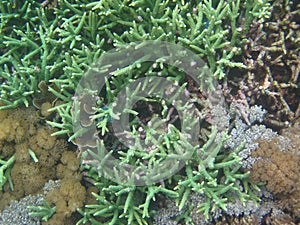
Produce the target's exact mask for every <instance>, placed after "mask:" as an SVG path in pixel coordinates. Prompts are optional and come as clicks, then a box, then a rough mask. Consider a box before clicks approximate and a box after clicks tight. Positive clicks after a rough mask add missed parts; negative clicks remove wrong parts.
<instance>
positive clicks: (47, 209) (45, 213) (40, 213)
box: [28, 200, 56, 221]
mask: <svg viewBox="0 0 300 225" xmlns="http://www.w3.org/2000/svg"><path fill="white" fill-rule="evenodd" d="M42 204H43V205H42V206H28V209H29V210H30V211H31V212H30V216H33V217H40V218H41V219H42V220H43V221H48V220H49V218H51V217H52V215H53V214H54V213H55V210H56V209H55V207H51V206H50V205H49V204H48V203H47V202H46V201H45V200H43V201H42Z"/></svg>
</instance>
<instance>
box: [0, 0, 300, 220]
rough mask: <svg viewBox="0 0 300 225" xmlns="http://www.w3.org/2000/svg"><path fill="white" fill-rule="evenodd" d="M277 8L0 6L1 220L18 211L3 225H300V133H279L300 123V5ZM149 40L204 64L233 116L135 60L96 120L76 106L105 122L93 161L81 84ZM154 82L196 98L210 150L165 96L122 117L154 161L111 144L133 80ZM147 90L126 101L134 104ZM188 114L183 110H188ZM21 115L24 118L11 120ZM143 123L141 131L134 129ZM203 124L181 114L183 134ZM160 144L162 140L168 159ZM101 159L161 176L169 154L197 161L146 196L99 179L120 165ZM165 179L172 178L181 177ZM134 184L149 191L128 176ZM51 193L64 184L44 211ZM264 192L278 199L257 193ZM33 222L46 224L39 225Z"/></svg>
mask: <svg viewBox="0 0 300 225" xmlns="http://www.w3.org/2000/svg"><path fill="white" fill-rule="evenodd" d="M270 3H271V1H268V0H253V1H240V0H229V1H224V0H221V1H198V2H195V1H164V0H156V1H147V0H145V1H144V0H136V1H133V0H132V1H127V0H126V1H123V0H110V1H89V0H53V1H50V0H46V1H43V2H42V3H40V2H39V1H35V0H26V1H24V2H20V1H14V0H3V1H1V2H0V13H1V16H0V17H1V23H0V74H1V75H0V104H1V105H0V109H1V111H0V191H1V192H0V200H1V201H0V202H1V203H0V209H3V208H5V206H7V205H8V204H9V202H10V201H11V200H13V199H16V200H19V202H18V203H17V202H12V203H11V205H10V206H8V207H6V209H5V210H3V212H2V213H1V216H0V224H1V222H2V223H6V224H7V223H17V224H22V223H23V224H24V223H25V224H47V225H48V224H49V225H55V224H59V225H61V224H66V225H67V224H78V225H79V224H118V225H122V224H139V225H143V224H144V225H146V224H153V223H154V224H157V225H163V224H211V223H216V224H260V223H262V224H284V223H289V224H294V223H295V221H299V217H300V216H299V213H300V212H299V208H300V205H299V195H300V190H299V188H298V186H300V183H299V161H300V160H299V157H300V156H299V135H298V134H299V129H298V128H297V127H293V128H289V129H288V130H285V131H283V133H282V135H278V134H277V133H275V132H274V131H273V130H271V129H270V128H275V129H276V130H277V131H280V130H281V129H282V128H283V127H288V126H290V125H291V124H297V123H298V119H299V113H300V103H299V94H298V92H299V91H298V89H299V62H298V60H297V59H298V58H299V44H298V43H297V42H298V41H299V32H298V29H299V19H298V17H299V16H298V15H299V5H298V4H297V3H296V2H291V1H284V0H279V1H274V2H272V4H273V5H271V4H270ZM271 11H272V14H271ZM266 19H267V21H266ZM265 21H266V22H265ZM143 40H161V41H167V42H170V43H176V44H178V45H181V46H184V47H185V48H187V49H189V50H191V51H193V52H194V53H195V54H197V56H199V57H201V58H203V59H204V60H205V62H206V63H207V64H208V66H209V67H210V70H211V71H212V74H211V76H210V77H205V79H207V83H208V84H209V85H211V86H212V83H213V82H212V77H214V78H217V79H223V81H225V82H224V85H223V90H224V92H225V95H226V100H227V101H228V102H230V106H229V107H228V109H227V108H226V107H225V106H224V105H223V104H219V105H215V106H213V107H212V106H211V103H209V102H205V101H206V98H207V97H208V96H206V93H205V91H203V90H202V88H201V87H195V84H194V83H193V81H191V80H190V79H189V78H187V77H186V76H185V74H184V73H183V72H182V71H180V70H177V69H176V68H175V69H174V68H173V67H172V66H167V65H165V64H164V63H163V62H160V61H157V62H151V63H148V62H147V63H140V62H139V61H137V62H135V63H133V64H132V65H129V66H128V67H126V68H122V69H120V70H118V71H114V72H116V74H115V76H114V77H113V78H111V79H108V80H107V81H105V82H106V83H105V88H104V89H106V90H103V91H102V92H101V93H100V94H99V96H96V97H95V99H97V100H98V101H97V104H96V106H95V108H93V110H92V112H93V113H91V111H89V108H88V107H86V105H80V106H79V108H80V107H81V108H80V109H81V111H84V112H83V113H86V115H87V116H88V117H89V116H91V118H92V120H93V121H94V122H96V125H97V129H98V130H96V131H95V134H96V135H98V134H99V137H101V141H100V142H98V143H97V146H95V147H96V148H97V152H92V151H91V149H89V150H90V151H87V152H84V151H83V147H82V146H80V144H81V143H80V141H79V137H80V135H81V134H80V132H77V131H76V130H74V127H73V123H72V122H73V120H72V119H74V118H75V119H76V118H77V116H78V114H77V112H76V111H74V110H73V109H74V108H76V105H75V106H72V104H73V100H74V99H75V98H76V97H73V95H74V92H75V89H76V87H77V86H78V83H79V81H80V79H81V78H82V76H83V75H84V74H85V72H86V71H87V70H88V69H89V66H90V65H92V63H93V62H95V61H96V60H97V59H98V58H99V57H100V56H101V55H103V54H104V53H105V52H107V51H109V50H111V49H113V48H116V47H122V46H125V45H127V44H128V43H130V42H136V41H143ZM237 74H239V75H237ZM240 74H244V76H240ZM152 76H156V77H163V78H167V79H169V80H172V81H173V82H174V83H176V85H177V87H178V90H183V89H184V88H185V87H187V90H186V93H187V94H190V96H191V97H192V98H191V102H192V103H196V105H197V107H198V108H199V111H198V114H197V115H198V116H199V118H200V120H201V125H204V126H202V127H201V131H200V133H199V134H198V133H197V139H200V144H198V145H196V146H193V145H191V143H190V142H191V141H190V139H189V138H187V137H186V136H185V134H184V133H183V132H181V130H180V126H179V125H178V123H179V122H178V119H177V118H178V115H177V114H178V112H175V111H176V110H175V108H174V107H173V108H172V106H171V104H169V103H165V102H164V103H157V101H159V100H161V99H157V98H155V97H151V98H149V99H147V101H148V102H147V104H144V103H141V102H138V103H136V104H135V105H134V106H133V108H124V109H123V110H124V111H126V110H127V111H128V112H130V114H131V115H130V116H131V117H130V118H131V121H130V124H131V125H130V126H131V129H132V131H133V133H134V135H133V139H135V140H139V138H142V139H144V140H146V142H147V143H148V145H147V147H146V148H143V146H138V147H136V148H132V147H130V146H129V147H126V146H123V145H122V144H121V143H120V141H118V140H117V137H116V136H114V135H113V134H112V128H111V122H112V121H113V120H117V118H118V115H116V114H114V111H113V107H112V105H114V103H115V101H116V99H115V97H116V95H117V94H119V93H120V92H121V89H123V88H124V87H125V86H127V85H129V84H130V83H131V82H132V81H133V80H136V79H139V78H141V77H148V78H149V77H152ZM226 82H227V84H228V85H227V86H226ZM148 84H149V83H148ZM201 85H202V84H201ZM201 85H200V86H201ZM138 88H139V87H135V88H127V89H126V91H127V92H128V94H130V95H132V96H136V93H137V92H138ZM226 88H227V89H226ZM228 88H233V91H232V92H231V90H230V89H228ZM218 91H219V90H218ZM218 91H216V93H217V92H218ZM235 92H236V93H235ZM178 93H179V92H177V91H175V92H172V93H171V95H174V96H176V95H177V94H178ZM79 97H82V98H84V97H86V96H79ZM191 102H187V103H186V104H185V105H184V106H183V105H176V106H177V107H178V106H180V108H181V109H183V108H184V107H185V109H186V108H189V107H190V103H191ZM128 104H129V103H128ZM205 104H207V105H205ZM20 105H25V106H26V107H28V108H26V109H24V108H22V107H19V106H20ZM31 105H34V106H35V107H36V108H38V109H39V110H38V111H36V110H34V109H33V108H31V107H30V106H31ZM258 105H262V106H263V108H264V110H263V109H262V107H261V106H258ZM15 107H19V108H18V109H16V110H12V109H11V108H15ZM130 107H131V106H130ZM200 109H201V110H202V109H203V112H205V113H202V112H201V113H200ZM207 109H208V111H210V112H209V113H208V114H207V111H206V110H207ZM91 114H94V115H91ZM138 114H139V115H141V116H140V117H139V118H138V119H140V121H137V120H138V119H137V118H135V119H133V118H132V117H133V116H132V115H138ZM155 116H157V117H155ZM264 117H265V118H266V119H265V120H264ZM155 118H156V120H155ZM157 118H160V119H163V120H164V121H167V123H168V126H167V127H163V126H160V124H159V123H160V121H158V119H157ZM45 120H48V121H47V123H48V124H45V123H44V122H45ZM196 120H198V118H197V119H195V117H192V116H191V117H189V116H188V115H187V114H185V117H184V120H183V126H181V128H183V127H188V128H189V127H193V126H194V125H195V123H196V122H195V121H196ZM84 122H86V123H89V122H90V121H84ZM263 122H264V123H265V124H264V125H263V124H262V123H263ZM142 123H143V124H148V125H149V124H150V125H149V126H148V127H146V126H141V124H142ZM202 123H203V124H202ZM49 125H50V126H49ZM85 125H86V124H85V123H83V126H85ZM265 125H268V126H269V128H267V127H266V126H265ZM86 127H87V126H86ZM86 127H84V128H86ZM80 131H82V130H80ZM157 133H159V134H160V139H159V140H163V141H161V142H160V144H159V146H156V143H158V142H157V141H158V140H157V139H158V138H157V135H156V134H157ZM88 134H89V133H88ZM58 135H61V136H58ZM92 135H94V133H93V134H92ZM155 135H156V136H155ZM198 135H199V137H198ZM67 136H68V138H69V139H68V141H72V142H73V143H75V144H78V145H79V148H78V150H79V151H80V153H82V159H81V161H80V159H79V158H77V154H76V153H75V151H74V150H75V149H74V148H69V146H70V145H68V143H67V141H66V140H65V138H66V137H67ZM85 144H90V143H85ZM88 147H91V146H88ZM104 148H108V149H109V151H110V152H109V154H111V155H114V156H116V157H117V158H118V159H119V160H120V164H121V165H135V166H144V167H145V166H149V165H150V167H151V166H153V168H157V167H156V166H157V165H158V164H159V162H160V161H163V160H165V159H166V158H167V156H168V155H170V156H172V157H174V158H176V157H177V158H178V155H180V154H177V153H178V152H180V153H186V151H188V150H187V149H189V150H192V151H193V155H192V157H191V158H187V160H186V161H185V162H184V163H183V167H182V168H181V169H180V170H178V171H176V174H175V175H173V176H171V177H170V178H169V179H167V180H164V181H163V179H162V178H161V177H163V174H157V173H154V172H155V170H154V169H153V171H152V172H153V173H152V175H153V176H152V177H153V178H154V177H158V178H160V179H158V181H159V182H157V183H154V184H152V183H151V185H148V186H137V187H136V186H125V185H121V184H118V183H117V182H113V181H111V180H109V179H107V177H109V176H114V178H117V179H118V181H122V179H124V177H121V176H120V175H119V174H118V171H117V170H116V168H113V169H111V171H104V172H103V170H101V166H103V164H105V163H109V162H110V161H109V160H108V159H107V158H108V157H104ZM87 154H89V157H90V158H87ZM180 156H182V155H180ZM185 156H186V155H185V154H183V156H182V157H183V158H184V157H185ZM283 158H284V159H286V160H285V161H283V160H282V159H283ZM105 160H106V161H105ZM99 162H101V163H99ZM80 166H81V171H79V167H80ZM168 166H169V167H168V169H167V172H166V173H173V172H174V171H175V170H176V168H175V167H174V168H175V169H174V170H173V167H172V169H169V168H171V166H172V165H168ZM99 168H100V169H99ZM164 169H166V168H164ZM156 172H157V171H156ZM126 176H128V177H130V178H132V179H137V180H138V179H139V178H136V177H134V174H133V175H132V174H131V173H128V174H127V175H126ZM152 177H151V178H152ZM48 180H55V181H58V180H59V185H55V186H56V188H53V189H51V188H50V190H47V191H45V192H44V194H43V199H44V200H46V202H42V201H41V198H40V195H38V194H40V193H41V192H43V189H42V187H43V186H44V184H45V183H46V182H47V181H48ZM255 182H260V184H259V185H260V188H261V190H263V189H264V188H266V189H267V191H269V192H267V191H266V192H264V194H261V193H262V191H261V193H260V188H259V186H258V185H257V184H256V183H255ZM120 183H122V182H120ZM262 183H264V185H263V184H262ZM50 186H51V185H50ZM266 193H269V194H266ZM34 195H35V196H34ZM24 196H27V197H25V198H24ZM28 204H30V205H33V207H31V209H32V210H33V211H35V212H31V217H28V209H27V208H26V209H25V205H28ZM11 210H15V211H16V213H19V214H20V215H18V216H15V217H12V216H14V215H15V214H13V213H11V215H9V214H10V212H11ZM77 210H78V212H79V213H77V212H76V211H77ZM54 211H55V213H54ZM53 213H54V214H53ZM52 214H53V215H52ZM79 214H80V215H79ZM33 216H37V217H41V218H40V219H41V220H47V221H43V222H41V221H37V219H34V217H33ZM50 216H51V218H50ZM1 220H2V221H1ZM153 220H154V221H153ZM3 221H4V222H3Z"/></svg>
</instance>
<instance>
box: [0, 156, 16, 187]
mask: <svg viewBox="0 0 300 225" xmlns="http://www.w3.org/2000/svg"><path fill="white" fill-rule="evenodd" d="M14 162H15V157H14V156H12V157H10V158H9V159H8V160H7V161H5V160H2V159H1V156H0V191H1V190H2V188H3V186H4V184H5V183H6V182H7V181H8V183H9V186H10V188H11V190H13V189H14V188H13V183H12V179H11V176H10V172H11V169H12V167H13V165H14Z"/></svg>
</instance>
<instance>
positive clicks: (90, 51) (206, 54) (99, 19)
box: [0, 0, 269, 129]
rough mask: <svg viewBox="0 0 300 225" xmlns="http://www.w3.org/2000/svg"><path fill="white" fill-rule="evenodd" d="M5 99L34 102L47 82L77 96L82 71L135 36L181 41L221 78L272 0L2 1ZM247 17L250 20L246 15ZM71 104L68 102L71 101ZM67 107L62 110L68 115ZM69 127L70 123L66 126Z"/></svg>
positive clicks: (0, 58) (66, 96)
mask: <svg viewBox="0 0 300 225" xmlns="http://www.w3.org/2000/svg"><path fill="white" fill-rule="evenodd" d="M0 10H1V27H0V28H1V32H0V40H1V41H0V47H1V51H0V64H1V68H0V70H1V77H2V81H1V101H3V102H4V103H5V104H6V106H2V107H1V108H6V107H16V106H17V105H19V104H25V105H28V104H30V102H29V100H30V98H31V96H32V95H34V94H37V92H38V91H37V85H38V83H39V82H40V81H45V82H46V83H48V82H50V81H51V82H54V83H55V84H56V85H57V86H58V87H59V89H60V90H61V92H60V93H56V94H57V95H58V97H59V98H62V100H64V101H66V102H70V98H71V96H72V94H73V91H74V89H75V88H76V86H77V82H78V80H79V79H80V77H81V76H82V75H83V74H84V72H85V71H86V70H87V68H88V66H89V65H91V63H92V62H94V61H95V60H96V59H97V58H98V57H99V56H100V55H101V53H102V52H103V51H106V50H109V49H111V48H113V47H118V46H120V45H124V44H126V43H129V42H133V41H141V40H162V41H168V42H173V43H174V42H175V43H179V44H181V45H183V46H185V47H187V48H189V49H191V50H193V51H195V53H197V54H198V55H199V56H200V57H202V58H205V59H206V60H207V62H208V65H209V67H210V69H211V70H212V71H213V72H214V75H215V76H216V77H218V78H222V77H224V76H225V68H227V67H228V66H229V67H233V66H239V67H243V65H242V64H241V63H238V62H233V61H231V60H232V57H233V56H235V55H237V54H239V53H240V51H241V50H240V46H241V44H242V43H243V42H244V34H245V33H247V31H248V28H249V24H250V23H251V22H252V20H253V19H255V18H258V19H261V20H263V18H265V17H266V16H268V15H269V3H268V1H251V2H250V1H246V2H241V1H233V0H232V1H228V2H226V1H220V2H215V1H203V2H202V1H201V2H200V3H193V2H184V1H182V2H174V1H173V2H170V1H161V0H157V1H154V2H153V1H100V2H98V1H95V2H91V1H87V0H81V1H71V0H69V1H66V0H62V1H58V3H57V6H52V7H50V6H44V5H41V4H39V3H38V2H37V1H34V0H27V1H25V2H24V3H21V2H17V1H8V0H7V1H1V3H0ZM242 18H243V19H242ZM65 107H66V106H65ZM64 115H65V114H62V115H61V116H62V117H63V116H64ZM64 129H67V127H66V128H65V127H64Z"/></svg>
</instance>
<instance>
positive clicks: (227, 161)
mask: <svg viewBox="0 0 300 225" xmlns="http://www.w3.org/2000/svg"><path fill="white" fill-rule="evenodd" d="M226 139H227V138H226V134H224V135H223V136H222V137H219V135H218V131H217V129H216V128H214V129H213V131H212V134H211V135H210V137H209V140H208V142H207V143H206V144H205V145H204V146H203V147H201V148H200V147H198V149H197V150H196V151H195V154H194V157H193V158H192V159H190V160H189V161H188V162H186V166H185V167H184V168H183V169H182V170H181V171H180V172H179V173H177V174H176V175H174V176H172V177H171V178H169V179H168V180H166V181H165V182H162V183H157V184H154V185H149V186H142V187H134V186H132V187H128V186H123V185H117V184H116V183H114V182H111V181H108V180H107V179H105V178H103V177H104V176H99V171H97V167H96V166H95V165H94V166H91V164H89V165H85V170H87V171H88V176H89V177H90V178H92V179H93V180H95V182H96V183H95V185H96V187H97V189H98V193H94V194H93V195H94V197H95V198H96V200H97V204H92V205H86V206H85V209H83V210H79V212H80V213H81V214H82V216H83V218H82V219H81V220H80V221H79V222H78V224H81V223H84V224H85V223H87V222H91V223H92V224H139V225H142V224H152V218H153V216H154V213H155V211H156V209H155V200H156V199H157V198H158V196H159V195H163V196H168V197H170V198H175V199H176V202H177V207H178V209H179V210H183V211H182V213H181V215H179V216H178V219H179V220H185V222H187V223H190V222H191V217H190V215H189V213H190V212H191V208H186V205H187V204H188V202H187V201H188V199H189V198H190V195H192V194H193V195H194V194H195V193H197V194H200V195H201V196H204V197H205V201H204V202H199V203H198V205H193V206H191V207H192V208H196V209H197V211H198V212H199V213H200V214H204V216H205V219H206V220H207V221H209V220H211V219H212V217H211V214H212V212H214V211H217V210H220V209H221V210H223V211H225V212H226V210H227V209H226V206H227V204H228V203H230V202H235V201H236V199H239V201H240V202H242V203H243V204H244V203H246V202H247V201H248V200H251V201H257V202H258V201H259V198H258V197H257V196H256V195H255V194H254V191H255V190H259V188H258V186H256V185H255V184H254V183H253V182H251V181H250V180H249V179H248V176H249V172H244V171H243V170H242V169H241V166H242V164H241V161H240V158H239V157H238V156H237V154H238V152H240V151H241V149H243V145H241V146H240V147H239V148H237V149H235V150H230V149H225V148H224V142H225V140H226ZM204 155H205V157H203V156H204ZM95 157H97V156H95ZM100 157H101V156H99V158H95V159H97V161H98V160H101V159H100ZM203 158H205V159H203ZM98 162H100V161H98ZM184 211H186V213H183V212H184Z"/></svg>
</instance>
